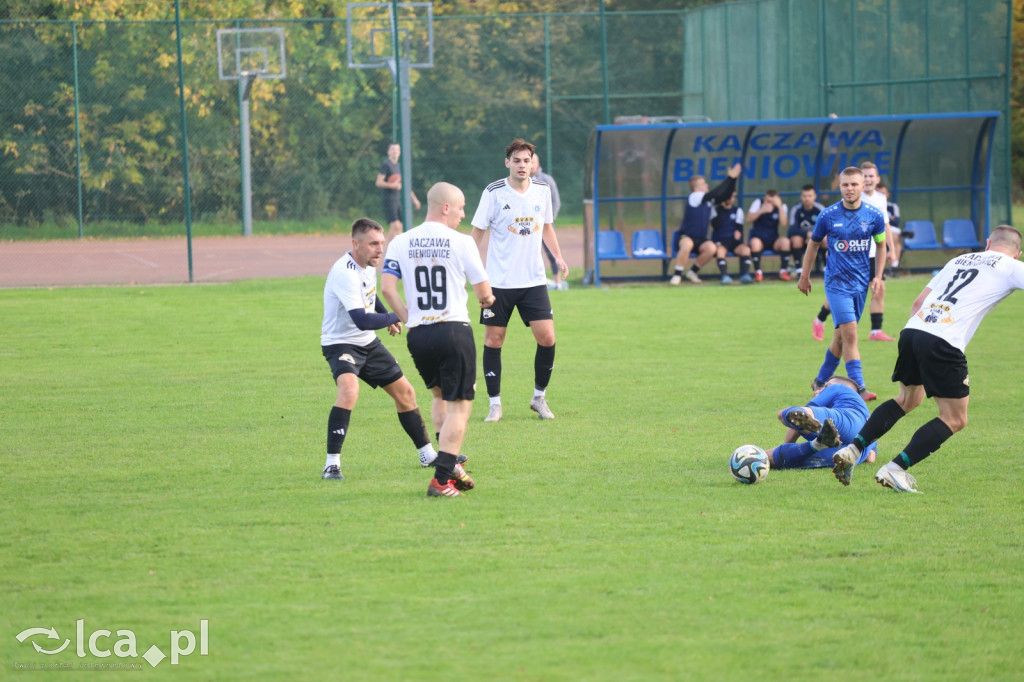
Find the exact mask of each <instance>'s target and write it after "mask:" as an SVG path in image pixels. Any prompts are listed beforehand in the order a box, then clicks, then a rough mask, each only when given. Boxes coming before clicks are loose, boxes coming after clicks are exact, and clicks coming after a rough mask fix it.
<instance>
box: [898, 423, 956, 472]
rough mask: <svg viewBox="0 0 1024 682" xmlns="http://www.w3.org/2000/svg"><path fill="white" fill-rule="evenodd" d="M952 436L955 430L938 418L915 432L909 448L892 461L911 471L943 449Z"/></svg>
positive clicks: (908, 444) (904, 449) (908, 445)
mask: <svg viewBox="0 0 1024 682" xmlns="http://www.w3.org/2000/svg"><path fill="white" fill-rule="evenodd" d="M952 435H953V430H952V429H950V428H949V426H947V425H946V422H944V421H942V420H941V419H939V418H938V417H936V418H935V419H933V420H931V421H930V422H928V423H927V424H925V425H924V426H922V427H921V428H919V429H918V430H917V431H915V432H914V435H913V436H911V437H910V442H909V443H907V447H905V448H903V452H901V453H900V454H898V455H896V457H894V458H893V460H892V461H893V462H894V463H895V464H896V466H898V467H901V468H903V469H909V468H910V467H912V466H914V465H915V464H917V463H918V462H920V461H921V460H922V459H925V458H926V457H928V455H930V454H932V453H933V452H935V451H936V450H938V449H939V448H940V447H942V444H943V443H945V442H946V441H947V440H949V437H950V436H952Z"/></svg>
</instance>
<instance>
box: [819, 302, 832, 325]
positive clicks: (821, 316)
mask: <svg viewBox="0 0 1024 682" xmlns="http://www.w3.org/2000/svg"><path fill="white" fill-rule="evenodd" d="M830 312H832V311H831V310H829V309H828V308H826V307H825V306H821V310H819V311H818V321H819V322H824V321H825V320H827V319H828V314H829V313H830Z"/></svg>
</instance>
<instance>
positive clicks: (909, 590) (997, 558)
mask: <svg viewBox="0 0 1024 682" xmlns="http://www.w3.org/2000/svg"><path fill="white" fill-rule="evenodd" d="M925 282H926V279H924V278H921V277H904V278H900V279H895V280H890V282H889V289H888V306H887V307H888V313H887V318H886V325H885V326H886V329H887V331H888V332H889V333H891V334H894V335H895V333H896V332H897V331H898V329H899V328H900V327H901V326H902V323H903V322H904V321H905V316H906V314H907V310H908V308H909V305H910V303H911V301H912V300H913V298H914V296H915V295H916V294H917V293H918V291H919V290H920V288H921V287H922V286H923V285H924V283H925ZM322 286H323V284H322V280H321V279H319V278H310V279H296V280H261V281H246V282H239V283H235V284H229V285H215V286H198V285H197V286H182V287H154V288H145V289H141V288H134V287H124V288H80V289H54V290H26V291H0V320H3V324H2V326H0V330H2V331H0V339H2V344H0V368H2V369H0V379H2V381H0V405H2V406H3V411H2V419H0V462H2V464H0V482H2V491H3V492H2V495H0V511H2V514H0V530H2V532H0V546H2V549H3V551H2V552H0V592H2V594H3V595H4V604H5V608H4V609H3V612H2V613H0V623H2V633H3V637H2V638H0V665H2V670H4V674H3V675H0V676H2V677H4V678H7V679H12V678H13V674H14V673H16V672H18V670H19V668H17V667H16V666H17V665H19V664H21V665H22V666H34V667H36V668H38V667H40V666H42V665H44V664H47V665H53V664H55V663H60V664H65V665H68V666H73V667H74V668H76V669H77V668H80V667H81V666H82V665H83V664H84V665H103V664H119V663H120V664H127V663H135V664H136V665H137V666H141V667H143V668H144V669H145V670H146V671H147V672H149V673H150V677H153V676H155V677H157V678H163V677H168V678H175V679H209V680H228V679H239V680H252V679H266V680H279V679H345V680H427V679H446V680H481V679H494V680H545V681H546V680H615V681H622V680H644V681H646V680H680V679H699V680H705V679H706V680H740V679H777V680H821V679H830V680H831V679H843V680H876V679H915V680H916V679H944V680H960V679H964V680H967V679H1012V678H1016V679H1019V678H1020V677H1021V675H1022V671H1024V646H1022V644H1021V642H1022V636H1021V632H1022V630H1024V532H1022V531H1024V521H1022V519H1024V513H1022V512H1024V496H1022V495H1021V480H1022V479H1024V464H1022V461H1021V460H1020V459H1016V453H1015V451H1014V450H1013V448H1015V446H1016V443H1017V441H1016V436H1017V435H1018V433H1019V425H1020V422H1021V404H1022V398H1024V389H1022V388H1021V378H1022V377H1021V371H1020V352H1021V342H1020V320H1021V319H1022V318H1024V295H1021V294H1017V295H1016V296H1012V297H1011V298H1010V299H1009V300H1007V301H1005V302H1004V303H1003V304H1002V305H1001V306H1000V307H998V308H997V309H996V310H995V311H994V312H993V313H992V314H990V315H989V317H988V318H987V319H986V320H985V322H984V323H983V324H982V327H981V329H980V331H979V332H978V334H977V336H976V337H975V339H974V341H973V343H972V345H971V347H970V348H969V349H968V358H969V359H970V363H971V370H972V371H971V375H972V376H971V378H972V382H971V385H972V388H973V391H974V394H975V397H974V400H973V401H972V405H971V410H972V412H971V417H972V421H971V424H970V425H969V426H968V427H967V429H966V430H965V431H964V432H962V433H960V434H958V435H957V436H955V437H954V438H953V439H952V440H951V441H949V442H948V443H947V444H946V445H945V446H944V447H943V448H942V449H941V450H940V451H939V452H937V453H936V454H935V455H933V456H932V457H931V458H930V459H928V460H927V461H925V462H923V463H922V464H921V465H920V466H919V467H917V468H915V470H914V473H915V475H916V476H917V479H918V483H919V488H920V489H921V491H922V492H923V493H924V494H922V495H897V494H894V493H891V492H889V491H886V490H884V489H882V488H880V487H879V486H878V485H876V484H875V482H874V480H873V474H874V470H875V467H874V466H870V467H869V468H865V469H864V470H860V471H858V472H857V474H856V475H855V477H854V481H853V484H852V485H851V486H850V487H849V488H843V487H842V486H840V485H839V484H838V483H836V482H835V480H834V479H833V478H832V476H831V473H830V472H828V471H824V470H818V471H776V472H772V473H771V475H770V476H769V477H768V479H767V480H766V481H765V482H764V483H762V484H759V485H757V486H753V487H747V486H742V485H740V484H738V483H735V482H734V481H733V480H732V479H731V477H730V476H729V473H728V469H727V458H728V455H729V453H730V452H731V451H732V449H733V448H734V447H736V446H737V445H740V444H742V443H748V442H749V443H757V444H761V445H764V446H772V445H775V444H777V443H778V442H779V440H780V438H781V436H782V433H783V430H782V428H781V426H780V425H779V423H778V422H777V421H776V419H775V413H776V411H777V410H778V409H779V408H781V407H783V406H788V405H791V404H796V403H802V402H803V401H805V400H806V399H807V398H808V397H809V390H808V383H809V381H810V379H811V378H812V376H813V375H814V373H815V371H816V370H817V367H818V364H819V363H820V360H821V357H822V354H823V352H824V344H822V343H818V342H815V341H813V340H812V339H811V333H810V327H811V324H810V322H811V319H812V317H813V316H814V314H815V312H816V311H817V307H818V305H819V304H820V299H821V295H820V282H818V281H816V282H815V287H816V289H815V291H814V292H813V293H812V296H811V297H810V298H809V299H808V298H804V297H803V296H801V295H800V294H799V293H798V292H797V291H796V289H795V287H794V286H793V285H792V284H789V285H783V284H780V283H765V284H762V285H759V286H756V287H742V288H741V287H739V286H734V287H728V288H726V287H719V286H717V285H713V284H706V285H704V286H702V287H695V286H686V287H680V288H669V287H664V286H647V287H643V286H623V287H614V288H610V289H604V290H595V289H591V288H583V287H579V286H576V287H574V288H573V289H571V290H569V291H567V292H556V293H555V294H553V298H554V307H555V313H556V320H557V331H558V356H557V364H556V369H555V374H554V377H553V380H552V385H551V388H550V390H549V392H548V398H549V402H550V404H551V406H552V409H553V410H554V411H555V413H556V415H557V418H556V419H555V420H554V421H550V422H541V421H540V420H538V419H536V418H535V417H534V415H533V413H532V412H530V411H529V409H528V407H527V404H528V401H529V396H530V390H531V388H532V385H531V384H532V366H533V357H532V356H533V350H532V349H533V343H532V340H531V338H530V337H529V336H528V332H527V331H526V330H525V329H523V328H522V327H519V326H515V327H512V328H510V330H509V339H508V342H507V344H506V348H505V352H504V354H503V362H504V372H505V381H504V392H503V393H504V403H505V419H504V420H503V421H502V422H500V423H497V424H483V423H482V422H481V421H480V420H481V419H482V418H483V414H484V413H485V411H486V410H485V406H486V400H485V397H484V396H483V382H482V380H481V382H480V389H481V391H480V393H481V395H480V397H478V400H477V405H476V409H475V411H474V417H473V421H472V424H471V426H470V429H469V433H468V438H467V442H466V447H465V451H466V452H467V453H468V454H469V455H470V457H471V460H470V466H469V469H470V470H471V471H472V472H473V475H474V478H475V479H476V482H477V488H476V490H473V491H471V492H469V493H467V494H465V495H463V496H462V497H460V498H457V499H451V500H448V499H444V500H430V499H427V498H426V496H425V491H426V485H427V481H428V476H429V474H428V473H427V472H426V471H424V470H423V469H421V468H420V467H419V465H418V462H417V459H416V453H415V450H414V449H413V448H412V445H411V444H410V443H409V442H408V440H407V438H406V436H405V434H404V432H403V431H402V430H401V428H400V426H399V424H398V420H397V419H396V418H395V415H394V410H393V404H392V403H391V402H390V400H389V399H388V398H387V396H386V395H385V394H383V392H381V391H376V392H374V391H371V390H369V389H368V388H366V387H364V390H363V393H362V396H361V398H360V402H359V405H358V406H357V407H356V410H355V412H354V414H353V419H352V424H351V429H350V434H349V436H348V438H347V440H346V443H345V449H344V451H343V454H342V470H343V471H344V473H345V475H346V477H347V478H346V480H345V481H344V482H341V483H340V484H339V483H336V482H324V481H321V480H320V479H319V473H320V467H321V466H322V464H323V451H324V432H325V424H326V418H327V412H328V409H329V406H330V404H331V402H332V401H333V397H334V389H333V386H332V383H331V380H330V374H329V372H328V370H327V366H326V363H325V362H324V361H323V359H322V357H321V356H320V352H319V347H318V346H319V343H318V342H319V339H318V333H319V324H320V315H321V303H320V296H321V291H322ZM474 326H475V327H477V325H474ZM476 331H477V333H478V336H482V335H481V334H480V330H479V329H477V330H476ZM861 331H862V334H863V335H864V336H866V333H867V322H866V321H865V323H864V324H863V325H862V326H861ZM385 343H387V344H388V345H389V347H390V348H391V349H392V350H393V352H394V353H395V354H396V356H397V357H398V359H399V361H400V362H401V363H402V365H403V367H404V368H405V369H406V371H407V372H410V373H413V374H414V372H413V367H412V363H411V360H410V359H409V357H408V353H407V351H406V349H405V345H404V337H402V338H398V339H391V338H389V337H387V336H386V335H385ZM861 345H862V349H863V355H864V365H865V374H866V376H867V379H868V383H869V386H870V387H871V388H873V389H874V390H876V391H878V392H879V393H880V394H881V395H882V396H883V398H884V397H888V396H889V395H891V393H892V388H891V385H890V384H889V382H888V375H889V373H890V371H891V368H892V363H893V360H894V358H895V352H896V349H895V347H894V344H884V343H877V342H862V344H861ZM411 379H412V380H413V384H414V385H415V386H416V387H417V390H418V393H419V396H420V400H421V405H422V406H423V408H424V411H425V412H426V410H427V408H428V407H429V404H428V403H427V392H426V390H425V389H423V388H422V383H421V382H420V380H419V378H418V377H416V376H411ZM934 414H935V408H934V405H933V404H931V403H926V404H925V405H924V406H922V408H921V409H920V411H919V412H917V413H915V414H913V415H912V416H910V417H908V418H907V419H905V420H903V421H902V422H900V423H899V424H898V425H897V427H896V428H895V429H894V430H893V432H892V433H891V434H890V435H889V436H888V437H886V438H885V439H883V440H882V442H881V455H882V459H883V461H887V460H888V459H889V458H890V457H891V456H893V455H894V454H895V453H896V452H898V450H899V449H900V448H901V447H902V446H903V445H904V444H905V442H906V441H907V439H908V438H909V436H910V434H911V433H912V432H913V430H914V429H915V428H916V426H917V425H919V424H921V423H923V422H924V421H926V420H928V419H931V418H932V417H933V416H934ZM80 619H81V620H84V623H83V633H84V638H85V639H88V638H89V637H90V634H92V633H96V631H99V630H109V631H110V632H112V633H114V634H112V635H109V636H106V635H105V634H104V633H102V632H101V633H99V634H98V635H96V637H97V639H95V640H94V643H95V645H96V649H97V651H100V652H101V653H102V651H103V650H110V651H116V650H115V644H118V643H119V642H122V641H128V636H127V635H126V634H124V632H122V633H118V632H117V631H118V630H122V631H131V633H133V634H134V637H135V638H136V640H137V641H136V643H137V654H138V655H139V656H140V657H139V658H120V657H119V656H118V655H116V654H115V655H113V656H110V657H107V658H102V657H98V656H96V655H94V654H93V653H92V652H91V651H90V650H89V648H88V643H87V642H83V641H79V639H78V638H77V636H76V634H75V630H76V621H78V620H80ZM203 620H206V621H207V626H208V655H206V656H201V655H200V652H199V646H198V645H197V646H196V649H195V651H194V652H193V653H192V654H190V655H187V656H182V657H181V658H180V659H179V661H178V664H177V665H176V666H172V665H171V661H170V660H164V661H163V662H162V663H160V664H159V665H158V666H157V667H156V668H151V666H150V665H149V664H148V663H146V662H145V661H144V660H143V659H142V658H141V655H142V654H143V653H145V652H146V651H147V649H149V648H150V646H151V645H152V646H157V647H158V648H159V649H160V650H161V652H162V653H163V654H165V655H169V654H170V652H171V643H172V641H174V642H175V643H176V644H178V645H179V648H187V647H186V646H185V644H186V643H187V636H185V635H183V634H181V633H182V632H183V631H185V630H188V631H190V632H191V633H193V634H195V636H196V637H199V635H200V628H201V621H203ZM37 627H38V628H50V627H53V628H55V629H56V631H57V632H58V633H59V637H58V638H56V639H47V638H46V637H45V636H44V635H39V634H37V635H35V636H32V637H30V638H27V639H25V641H24V642H19V641H18V640H17V639H16V635H18V634H19V633H22V632H23V631H24V630H26V629H28V628H37ZM172 631H178V632H179V634H178V636H177V637H178V638H177V639H176V640H172V635H171V633H172ZM183 638H184V639H183ZM66 639H67V640H70V644H69V645H68V647H67V648H66V649H65V650H63V652H62V653H59V654H54V655H45V654H42V653H37V652H36V651H35V650H34V648H33V646H32V643H35V644H37V645H41V646H42V648H44V649H46V650H53V649H56V648H57V647H58V646H60V644H61V643H63V641H64V640H66ZM128 644H130V641H128V643H127V644H124V645H122V648H121V650H120V651H121V652H124V651H127V648H126V647H127V646H128ZM79 646H81V647H83V648H84V653H85V656H84V657H79V656H78V655H77V654H76V647H79ZM22 669H24V668H22Z"/></svg>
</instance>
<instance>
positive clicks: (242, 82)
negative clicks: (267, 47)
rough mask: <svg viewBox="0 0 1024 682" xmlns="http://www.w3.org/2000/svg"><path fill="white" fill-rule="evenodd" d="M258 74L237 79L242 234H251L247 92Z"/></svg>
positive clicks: (246, 74) (250, 155) (250, 179)
mask: <svg viewBox="0 0 1024 682" xmlns="http://www.w3.org/2000/svg"><path fill="white" fill-rule="evenodd" d="M257 78H259V74H255V73H244V74H242V77H241V78H239V79H238V111H239V123H240V126H239V128H240V130H239V135H240V136H241V139H240V140H239V145H240V149H239V151H240V152H241V155H242V235H243V236H245V237H251V236H252V154H251V151H250V145H249V138H250V134H251V133H250V129H249V93H250V92H251V91H252V85H253V83H255V82H256V79H257Z"/></svg>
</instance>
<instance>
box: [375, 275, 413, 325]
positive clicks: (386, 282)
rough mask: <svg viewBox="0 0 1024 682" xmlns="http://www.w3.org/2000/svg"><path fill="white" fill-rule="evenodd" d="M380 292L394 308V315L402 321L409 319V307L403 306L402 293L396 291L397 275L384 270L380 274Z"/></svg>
mask: <svg viewBox="0 0 1024 682" xmlns="http://www.w3.org/2000/svg"><path fill="white" fill-rule="evenodd" d="M380 293H381V294H382V295H383V296H384V299H385V300H386V301H387V302H388V305H390V306H391V309H392V310H394V311H395V312H394V315H395V316H397V317H398V319H399V320H401V321H402V323H406V322H408V321H409V309H408V308H406V307H405V301H404V300H403V299H402V295H401V294H400V293H398V277H397V276H395V275H393V274H391V273H389V272H385V273H384V274H382V275H381V276H380Z"/></svg>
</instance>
